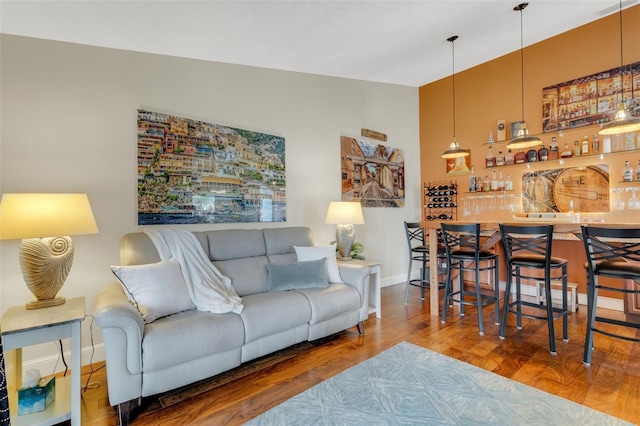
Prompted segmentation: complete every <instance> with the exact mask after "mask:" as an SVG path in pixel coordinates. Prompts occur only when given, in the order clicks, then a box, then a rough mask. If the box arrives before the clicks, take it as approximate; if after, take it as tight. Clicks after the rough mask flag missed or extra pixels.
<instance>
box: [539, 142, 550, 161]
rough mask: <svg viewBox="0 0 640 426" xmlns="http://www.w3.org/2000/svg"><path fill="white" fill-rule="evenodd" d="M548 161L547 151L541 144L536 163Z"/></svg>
mask: <svg viewBox="0 0 640 426" xmlns="http://www.w3.org/2000/svg"><path fill="white" fill-rule="evenodd" d="M548 159H549V150H548V149H547V148H546V147H545V146H544V144H542V146H541V147H540V149H539V150H538V161H547V160H548Z"/></svg>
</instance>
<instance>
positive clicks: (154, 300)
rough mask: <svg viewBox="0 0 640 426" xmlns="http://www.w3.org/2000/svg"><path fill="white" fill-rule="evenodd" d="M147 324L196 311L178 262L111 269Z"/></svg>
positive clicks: (112, 267)
mask: <svg viewBox="0 0 640 426" xmlns="http://www.w3.org/2000/svg"><path fill="white" fill-rule="evenodd" d="M111 270H112V271H113V273H114V274H115V276H116V277H118V279H119V280H120V283H121V284H122V286H123V288H124V291H125V293H127V296H128V297H129V300H130V301H131V303H133V304H134V305H135V306H136V307H137V308H138V311H140V314H141V315H142V318H143V319H144V322H145V323H150V322H153V321H155V320H157V319H158V318H161V317H164V316H167V315H171V314H175V313H178V312H182V311H188V310H191V309H195V308H196V306H195V305H194V304H193V302H192V301H191V298H190V297H189V290H188V289H187V284H186V283H185V281H184V277H183V276H182V272H181V270H180V264H179V263H178V261H177V260H175V259H169V260H167V261H162V262H158V263H151V264H147V265H134V266H111Z"/></svg>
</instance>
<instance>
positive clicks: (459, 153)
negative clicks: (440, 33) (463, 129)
mask: <svg viewBox="0 0 640 426" xmlns="http://www.w3.org/2000/svg"><path fill="white" fill-rule="evenodd" d="M457 39H458V36H457V35H455V36H451V37H449V38H448V39H447V41H448V42H449V43H451V64H452V67H451V68H452V73H451V88H452V94H453V140H452V141H451V145H449V149H448V150H446V151H445V152H443V153H442V155H441V156H440V157H442V158H458V157H466V156H468V155H469V151H468V150H466V149H463V148H460V145H458V141H457V140H456V64H455V47H454V45H453V42H454V41H456V40H457Z"/></svg>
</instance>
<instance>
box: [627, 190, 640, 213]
mask: <svg viewBox="0 0 640 426" xmlns="http://www.w3.org/2000/svg"><path fill="white" fill-rule="evenodd" d="M627 207H628V208H629V210H640V200H638V198H637V197H636V190H635V189H632V190H631V198H629V200H628V201H627Z"/></svg>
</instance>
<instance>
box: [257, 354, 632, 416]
mask: <svg viewBox="0 0 640 426" xmlns="http://www.w3.org/2000/svg"><path fill="white" fill-rule="evenodd" d="M247 424H248V425H252V426H255V425H269V426H274V425H287V426H288V425H367V426H370V425H418V424H421V425H442V424H447V425H468V424H494V425H495V424H498V425H516V424H517V425H628V424H630V423H626V422H624V421H622V420H619V419H616V418H614V417H611V416H609V415H606V414H603V413H601V412H599V411H595V410H592V409H590V408H587V407H585V406H583V405H580V404H576V403H575V402H572V401H568V400H566V399H563V398H559V397H557V396H554V395H551V394H549V393H546V392H543V391H540V390H538V389H535V388H532V387H530V386H527V385H523V384H521V383H518V382H515V381H513V380H510V379H507V378H504V377H502V376H499V375H497V374H494V373H491V372H489V371H486V370H483V369H481V368H478V367H474V366H472V365H469V364H467V363H464V362H462V361H458V360H456V359H454V358H450V357H448V356H445V355H441V354H438V353H436V352H432V351H430V350H427V349H424V348H421V347H419V346H415V345H412V344H410V343H406V342H402V343H400V344H398V345H396V346H394V347H392V348H390V349H388V350H386V351H384V352H382V353H380V354H379V355H377V356H375V357H373V358H371V359H369V360H367V361H364V362H362V363H360V364H358V365H356V366H354V367H351V368H349V369H348V370H346V371H344V372H342V373H340V374H338V375H336V376H334V377H332V378H330V379H328V380H325V381H324V382H322V383H320V384H318V385H316V386H314V387H312V388H310V389H308V390H306V391H304V392H302V393H301V394H299V395H296V396H295V397H293V398H291V399H289V400H288V401H285V402H284V403H282V404H280V405H278V406H277V407H274V408H272V409H271V410H269V411H266V412H265V413H263V414H262V415H260V416H258V417H256V418H255V419H253V420H251V421H250V422H248V423H247Z"/></svg>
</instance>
